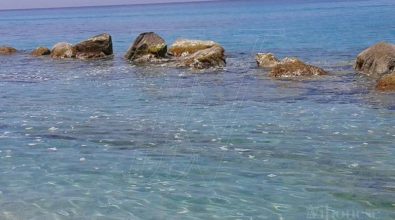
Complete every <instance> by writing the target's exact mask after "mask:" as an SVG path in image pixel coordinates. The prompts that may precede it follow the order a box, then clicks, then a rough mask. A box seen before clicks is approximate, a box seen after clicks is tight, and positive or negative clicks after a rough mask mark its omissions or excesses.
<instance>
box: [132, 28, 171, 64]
mask: <svg viewBox="0 0 395 220" xmlns="http://www.w3.org/2000/svg"><path fill="white" fill-rule="evenodd" d="M166 53H167V45H166V42H165V40H163V38H161V37H160V36H159V35H157V34H155V33H154V32H146V33H142V34H140V35H139V36H138V37H137V38H136V40H135V41H134V43H133V44H132V46H131V47H130V48H129V50H128V51H127V53H126V55H125V58H126V59H128V60H132V61H136V60H137V61H138V62H143V61H144V62H150V61H151V59H146V58H149V57H151V58H155V60H156V59H158V58H165V57H166ZM142 57H144V58H143V59H140V58H142Z"/></svg>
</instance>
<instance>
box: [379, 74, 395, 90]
mask: <svg viewBox="0 0 395 220" xmlns="http://www.w3.org/2000/svg"><path fill="white" fill-rule="evenodd" d="M376 89H377V90H379V91H395V72H393V73H391V74H387V75H384V76H383V77H381V78H380V79H379V80H378V82H377V85H376Z"/></svg>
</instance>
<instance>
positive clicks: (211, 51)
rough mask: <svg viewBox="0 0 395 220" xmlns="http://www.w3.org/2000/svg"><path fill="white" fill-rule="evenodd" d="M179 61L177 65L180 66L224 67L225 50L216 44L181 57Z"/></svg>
mask: <svg viewBox="0 0 395 220" xmlns="http://www.w3.org/2000/svg"><path fill="white" fill-rule="evenodd" d="M177 62H178V64H177V66H179V67H190V68H194V69H208V68H218V67H224V66H225V65H226V61H225V50H224V48H223V47H221V46H218V45H214V46H213V47H210V48H206V49H203V50H199V51H196V52H194V53H192V54H190V55H186V56H184V57H181V58H180V59H179V60H178V61H177Z"/></svg>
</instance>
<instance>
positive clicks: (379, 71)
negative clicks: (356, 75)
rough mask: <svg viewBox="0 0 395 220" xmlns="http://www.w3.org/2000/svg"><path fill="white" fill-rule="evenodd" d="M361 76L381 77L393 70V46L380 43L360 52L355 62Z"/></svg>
mask: <svg viewBox="0 0 395 220" xmlns="http://www.w3.org/2000/svg"><path fill="white" fill-rule="evenodd" d="M354 68H355V70H357V71H358V72H360V73H362V74H366V75H372V76H382V75H384V74H388V73H390V72H392V71H393V70H394V69H395V45H393V44H389V43H385V42H381V43H378V44H376V45H374V46H372V47H369V48H368V49H366V50H364V51H362V52H361V53H360V54H359V55H358V57H357V60H356V62H355V66H354Z"/></svg>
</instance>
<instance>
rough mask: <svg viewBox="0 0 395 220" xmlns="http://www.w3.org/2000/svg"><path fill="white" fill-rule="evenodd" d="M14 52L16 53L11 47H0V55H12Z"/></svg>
mask: <svg viewBox="0 0 395 220" xmlns="http://www.w3.org/2000/svg"><path fill="white" fill-rule="evenodd" d="M16 52H17V50H16V49H15V48H13V47H8V46H1V47H0V55H12V54H14V53H16Z"/></svg>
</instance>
